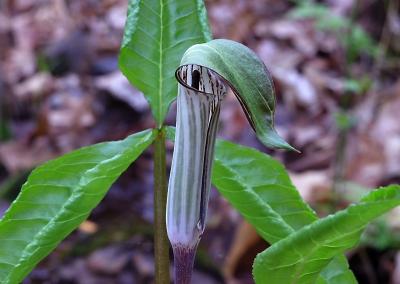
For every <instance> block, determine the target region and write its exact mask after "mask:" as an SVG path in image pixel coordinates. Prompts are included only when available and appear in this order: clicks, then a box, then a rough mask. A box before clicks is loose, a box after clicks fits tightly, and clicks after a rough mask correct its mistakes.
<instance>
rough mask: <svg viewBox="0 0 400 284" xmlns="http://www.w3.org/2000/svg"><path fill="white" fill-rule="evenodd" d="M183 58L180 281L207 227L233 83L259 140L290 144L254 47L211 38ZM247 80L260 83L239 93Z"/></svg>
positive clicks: (174, 209) (175, 229) (177, 162)
mask: <svg viewBox="0 0 400 284" xmlns="http://www.w3.org/2000/svg"><path fill="white" fill-rule="evenodd" d="M199 58H201V60H199ZM182 63H183V64H182V65H181V66H180V67H179V68H178V69H177V71H176V73H175V74H176V78H177V80H178V83H179V87H178V97H177V119H176V134H175V148H174V154H173V159H172V166H171V174H170V180H169V186H168V200H167V214H166V215H167V217H166V219H167V231H168V237H169V240H170V242H171V245H172V248H173V252H174V259H175V281H176V283H179V284H181V283H189V282H190V278H191V271H192V266H193V261H194V257H195V252H196V248H197V245H198V243H199V241H200V238H201V235H202V234H203V231H204V228H205V221H206V215H207V207H208V206H207V205H208V199H209V193H210V187H211V168H212V161H213V157H214V145H215V139H216V132H217V127H218V118H219V113H220V108H221V103H222V100H223V98H224V97H225V95H226V92H227V89H228V88H229V87H231V88H232V90H233V91H234V93H235V94H236V96H237V97H238V99H239V101H240V103H241V104H242V106H243V109H244V111H245V113H246V115H247V117H248V118H249V121H250V123H251V125H252V126H253V128H254V129H255V130H256V131H257V129H258V130H259V131H258V134H259V137H262V138H263V139H261V141H263V142H265V144H266V145H268V146H274V147H279V148H287V149H291V147H290V146H289V145H288V144H287V143H286V142H284V140H282V139H281V138H280V137H279V136H278V135H277V134H276V132H275V131H274V125H273V115H274V108H275V97H274V91H273V90H274V89H273V86H272V81H271V79H270V77H269V73H268V72H267V69H266V67H265V65H264V64H263V63H262V61H261V60H260V59H259V58H258V57H257V56H256V55H255V54H254V53H253V52H252V51H251V50H250V49H248V48H247V47H245V46H243V45H241V44H239V43H236V42H233V41H229V40H213V41H210V42H208V43H207V44H202V45H196V46H193V47H192V48H190V49H189V50H188V51H187V52H186V53H185V55H184V56H183V59H182ZM243 63H245V64H246V63H251V64H249V65H242V64H243ZM218 72H220V73H218ZM233 78H236V80H234V79H233ZM229 79H231V81H229ZM247 82H251V83H254V82H255V83H257V84H255V85H254V87H255V89H253V90H252V89H248V90H246V91H244V92H243V91H242V92H241V90H242V89H241V88H243V87H244V85H245V84H246V83H247ZM257 87H258V88H257ZM263 130H264V132H263Z"/></svg>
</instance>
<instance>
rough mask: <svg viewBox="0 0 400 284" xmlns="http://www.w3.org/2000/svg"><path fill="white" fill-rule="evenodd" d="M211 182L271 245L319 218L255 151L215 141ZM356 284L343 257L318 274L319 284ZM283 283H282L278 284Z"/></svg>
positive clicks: (275, 167)
mask: <svg viewBox="0 0 400 284" xmlns="http://www.w3.org/2000/svg"><path fill="white" fill-rule="evenodd" d="M215 152H216V155H215V160H214V167H213V174H212V182H213V184H214V185H215V186H216V187H217V189H218V190H219V192H220V193H221V194H222V195H223V196H224V197H225V198H226V199H227V200H228V201H229V202H230V203H231V204H232V205H233V207H235V208H236V209H237V210H238V211H239V212H240V213H241V214H242V215H243V217H244V218H245V219H246V220H247V221H248V222H249V223H251V224H252V225H253V226H254V227H255V228H256V230H257V231H258V232H259V234H260V235H261V236H262V237H263V238H264V239H265V240H266V241H268V242H269V243H271V244H273V243H275V242H277V241H279V240H281V239H284V238H286V237H288V236H289V235H291V234H293V233H294V232H295V231H297V230H299V229H301V228H302V227H304V226H306V225H308V224H310V223H312V222H315V221H316V220H317V219H318V217H317V216H316V214H315V212H314V211H313V210H312V209H311V208H310V207H309V206H308V205H307V204H306V203H304V201H303V200H302V198H301V196H300V194H299V193H298V191H297V190H296V189H295V187H294V186H293V185H292V183H291V181H290V178H289V176H288V175H287V173H286V170H285V168H284V167H283V165H282V164H281V163H279V162H278V161H276V160H274V159H273V158H271V157H270V156H268V155H266V154H263V153H261V152H259V151H257V150H254V149H251V148H247V147H243V146H239V145H235V144H233V143H230V142H226V141H221V140H219V141H217V144H216V151H215ZM339 277H341V279H347V281H343V282H341V283H343V284H344V283H356V282H355V280H354V276H353V275H352V273H351V272H350V271H349V270H348V265H347V262H346V260H345V258H344V257H343V256H338V258H337V259H335V260H334V261H332V263H330V264H329V266H328V267H327V268H326V270H325V271H324V272H323V273H322V274H321V277H320V279H319V281H320V282H319V283H330V284H332V283H337V282H334V281H333V280H334V279H337V278H339ZM281 283H284V282H281Z"/></svg>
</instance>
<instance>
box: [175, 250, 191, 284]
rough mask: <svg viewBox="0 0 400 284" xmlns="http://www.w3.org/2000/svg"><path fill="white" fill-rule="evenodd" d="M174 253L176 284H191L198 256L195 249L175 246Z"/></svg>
mask: <svg viewBox="0 0 400 284" xmlns="http://www.w3.org/2000/svg"><path fill="white" fill-rule="evenodd" d="M172 249H173V251H174V267H175V282H174V283H175V284H190V280H191V278H192V271H193V264H194V258H195V256H196V249H197V246H195V247H184V246H182V245H175V246H173V247H172Z"/></svg>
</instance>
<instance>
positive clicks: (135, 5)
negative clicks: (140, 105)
mask: <svg viewBox="0 0 400 284" xmlns="http://www.w3.org/2000/svg"><path fill="white" fill-rule="evenodd" d="M210 39H211V34H210V30H209V27H208V21H207V15H206V10H205V8H204V3H203V1H202V0H179V1H178V0H175V1H168V0H130V1H129V7H128V17H127V20H126V25H125V34H124V38H123V41H122V47H121V53H120V57H119V66H120V69H121V71H122V73H123V74H124V75H125V76H126V77H127V78H128V79H129V81H130V82H131V83H132V84H133V85H135V86H136V87H137V88H138V89H140V90H141V91H142V92H143V93H144V94H145V96H146V98H147V100H148V101H149V103H150V105H151V109H152V112H153V116H154V118H155V120H156V122H157V125H158V126H161V125H162V123H163V121H164V118H165V115H166V113H167V111H168V107H169V105H170V104H171V102H172V101H173V100H174V99H175V97H176V93H177V84H176V81H175V79H174V72H175V69H176V68H177V67H178V65H179V61H180V58H181V57H182V55H183V53H184V52H185V50H186V49H187V48H189V47H190V46H192V45H193V44H196V43H201V42H205V41H208V40H210Z"/></svg>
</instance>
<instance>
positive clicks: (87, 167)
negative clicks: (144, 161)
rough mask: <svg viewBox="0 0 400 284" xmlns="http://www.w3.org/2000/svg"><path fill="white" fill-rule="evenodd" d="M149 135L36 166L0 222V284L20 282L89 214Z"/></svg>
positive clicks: (149, 139) (151, 134)
mask: <svg viewBox="0 0 400 284" xmlns="http://www.w3.org/2000/svg"><path fill="white" fill-rule="evenodd" d="M154 137H155V131H150V130H146V131H143V132H140V133H137V134H134V135H131V136H129V137H128V138H126V139H124V140H121V141H116V142H106V143H100V144H96V145H92V146H88V147H84V148H82V149H79V150H76V151H73V152H71V153H69V154H66V155H64V156H62V157H60V158H57V159H55V160H52V161H49V162H47V163H45V164H43V165H42V166H39V167H38V168H36V169H35V170H34V171H33V172H32V174H31V175H30V176H29V178H28V181H27V182H26V183H25V184H24V185H23V187H22V190H21V193H20V195H19V196H18V197H17V199H16V200H15V201H14V202H13V204H12V205H11V207H10V208H9V209H8V210H7V212H6V213H5V215H4V217H3V218H2V219H1V220H0V283H2V284H6V283H20V282H21V281H22V280H23V279H24V277H25V276H26V275H27V274H28V273H29V272H30V271H31V270H32V269H33V268H34V266H35V265H36V264H37V263H38V262H39V261H40V260H41V259H43V258H44V257H45V256H46V255H48V254H49V253H50V252H51V251H52V250H53V249H54V248H55V247H56V246H57V245H58V244H59V242H60V241H61V240H62V239H64V238H65V237H66V236H67V235H68V234H70V233H71V232H72V231H73V230H74V229H75V228H76V227H78V226H79V224H81V223H82V221H84V220H85V219H86V218H87V217H88V216H89V214H90V212H91V211H92V210H93V208H95V207H96V205H97V204H98V203H99V202H100V201H101V200H102V199H103V197H104V195H105V194H106V193H107V191H108V189H109V187H110V186H111V184H112V183H113V182H114V181H115V180H116V179H117V178H118V177H119V176H120V175H121V173H122V172H124V171H125V170H126V168H127V167H128V166H129V165H130V164H131V163H132V162H133V161H134V160H135V159H136V158H137V157H138V156H139V155H140V154H141V153H142V152H143V150H145V149H146V148H147V147H148V146H149V145H150V144H151V143H152V141H153V140H154Z"/></svg>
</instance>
